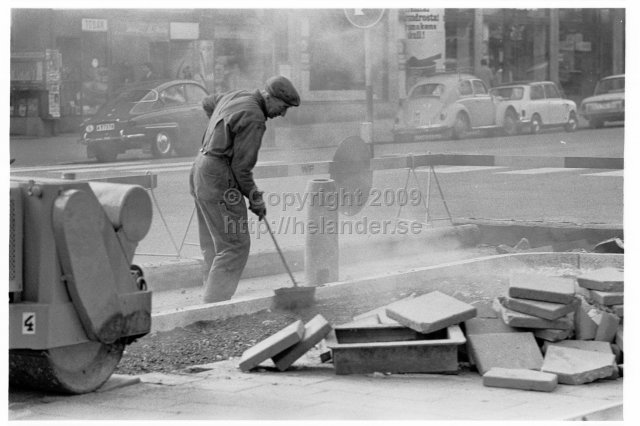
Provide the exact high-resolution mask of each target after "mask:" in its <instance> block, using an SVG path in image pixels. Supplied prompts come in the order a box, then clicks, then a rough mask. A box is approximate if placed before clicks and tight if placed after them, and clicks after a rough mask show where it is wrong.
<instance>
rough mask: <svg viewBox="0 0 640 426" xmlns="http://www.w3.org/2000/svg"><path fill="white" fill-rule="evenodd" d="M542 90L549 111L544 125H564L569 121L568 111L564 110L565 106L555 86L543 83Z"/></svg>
mask: <svg viewBox="0 0 640 426" xmlns="http://www.w3.org/2000/svg"><path fill="white" fill-rule="evenodd" d="M543 88H544V95H545V98H546V100H547V105H548V111H549V118H548V120H546V123H547V124H561V123H566V122H567V120H569V109H568V108H566V104H565V102H564V99H562V96H561V95H560V91H559V90H558V88H557V87H556V85H555V84H553V83H551V82H549V83H544V84H543Z"/></svg>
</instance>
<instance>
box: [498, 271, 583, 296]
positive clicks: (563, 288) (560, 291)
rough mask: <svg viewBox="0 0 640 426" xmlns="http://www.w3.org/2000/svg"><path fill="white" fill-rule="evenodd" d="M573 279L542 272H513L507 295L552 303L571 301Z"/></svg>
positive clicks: (573, 293)
mask: <svg viewBox="0 0 640 426" xmlns="http://www.w3.org/2000/svg"><path fill="white" fill-rule="evenodd" d="M574 295H575V290H574V280H573V279H572V278H565V277H552V276H548V275H543V274H533V273H514V274H512V275H511V276H510V277H509V296H510V297H519V298H521V299H532V300H539V301H542V302H552V303H571V302H572V301H573V299H574Z"/></svg>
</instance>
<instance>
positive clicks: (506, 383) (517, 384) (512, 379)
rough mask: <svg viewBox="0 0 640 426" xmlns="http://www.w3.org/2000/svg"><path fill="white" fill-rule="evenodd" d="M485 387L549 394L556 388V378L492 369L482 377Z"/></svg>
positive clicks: (540, 374) (535, 372)
mask: <svg viewBox="0 0 640 426" xmlns="http://www.w3.org/2000/svg"><path fill="white" fill-rule="evenodd" d="M482 384H483V385H485V386H491V387H498V388H509V389H522V390H533V391H540V392H551V391H553V390H554V389H555V388H556V387H557V386H558V376H556V375H555V374H551V373H543V372H542V371H533V370H527V369H523V368H499V367H494V368H492V369H491V370H489V371H487V372H486V373H485V374H484V375H483V376H482Z"/></svg>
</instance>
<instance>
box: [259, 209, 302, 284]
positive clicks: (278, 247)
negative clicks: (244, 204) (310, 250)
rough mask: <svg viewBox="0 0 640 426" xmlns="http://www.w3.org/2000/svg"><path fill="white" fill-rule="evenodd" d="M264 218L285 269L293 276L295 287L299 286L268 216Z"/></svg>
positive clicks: (290, 276)
mask: <svg viewBox="0 0 640 426" xmlns="http://www.w3.org/2000/svg"><path fill="white" fill-rule="evenodd" d="M263 219H264V224H265V225H266V226H267V231H269V235H271V239H272V240H273V244H274V245H275V246H276V250H277V251H278V254H279V255H280V259H282V264H283V265H284V267H285V269H286V270H287V273H288V274H289V278H291V282H293V285H294V287H298V283H296V280H295V278H293V274H292V273H291V269H289V265H287V261H286V260H285V258H284V255H283V254H282V250H280V246H279V245H278V242H277V241H276V236H275V235H273V232H271V226H269V221H268V220H267V217H266V216H263Z"/></svg>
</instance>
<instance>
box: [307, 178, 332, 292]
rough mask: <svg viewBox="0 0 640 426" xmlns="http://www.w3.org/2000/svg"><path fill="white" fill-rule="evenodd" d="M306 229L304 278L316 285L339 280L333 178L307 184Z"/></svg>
mask: <svg viewBox="0 0 640 426" xmlns="http://www.w3.org/2000/svg"><path fill="white" fill-rule="evenodd" d="M306 192H307V195H308V197H307V200H309V203H308V206H307V223H306V225H307V229H306V238H305V247H304V271H305V278H306V279H305V281H306V285H308V286H319V285H322V284H324V283H328V282H334V281H338V275H339V274H338V272H339V258H340V256H339V247H338V230H339V224H338V202H339V200H338V198H337V192H336V184H335V181H334V180H333V179H312V180H310V181H309V183H308V184H307V189H306Z"/></svg>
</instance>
